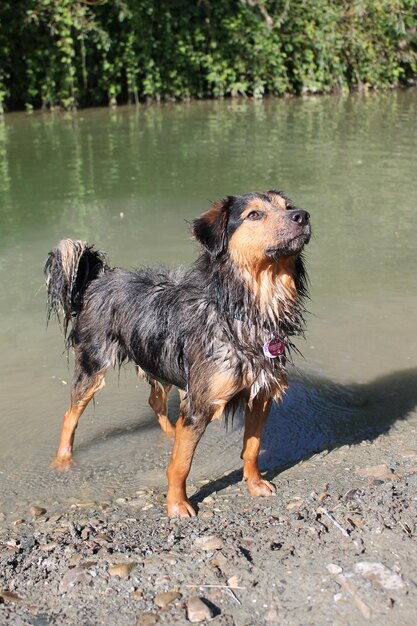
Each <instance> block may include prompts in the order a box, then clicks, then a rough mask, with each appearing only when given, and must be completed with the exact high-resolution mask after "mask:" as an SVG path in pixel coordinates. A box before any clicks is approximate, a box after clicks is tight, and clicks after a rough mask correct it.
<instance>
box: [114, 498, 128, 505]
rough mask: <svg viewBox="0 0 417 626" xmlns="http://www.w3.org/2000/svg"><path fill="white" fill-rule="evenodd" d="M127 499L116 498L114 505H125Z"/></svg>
mask: <svg viewBox="0 0 417 626" xmlns="http://www.w3.org/2000/svg"><path fill="white" fill-rule="evenodd" d="M126 502H127V498H116V504H126Z"/></svg>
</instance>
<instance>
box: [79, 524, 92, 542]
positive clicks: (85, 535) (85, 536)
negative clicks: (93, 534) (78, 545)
mask: <svg viewBox="0 0 417 626" xmlns="http://www.w3.org/2000/svg"><path fill="white" fill-rule="evenodd" d="M89 535H90V529H89V528H87V527H86V528H83V529H82V531H81V539H82V540H83V541H85V540H86V539H88V537H89Z"/></svg>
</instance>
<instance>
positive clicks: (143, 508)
mask: <svg viewBox="0 0 417 626" xmlns="http://www.w3.org/2000/svg"><path fill="white" fill-rule="evenodd" d="M153 508H154V507H153V504H150V503H149V504H145V506H143V507H142V511H149V509H153Z"/></svg>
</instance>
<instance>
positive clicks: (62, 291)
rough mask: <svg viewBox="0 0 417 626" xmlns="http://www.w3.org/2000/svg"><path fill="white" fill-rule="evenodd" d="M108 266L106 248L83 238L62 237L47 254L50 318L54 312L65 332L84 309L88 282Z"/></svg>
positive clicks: (48, 311)
mask: <svg viewBox="0 0 417 626" xmlns="http://www.w3.org/2000/svg"><path fill="white" fill-rule="evenodd" d="M106 269H109V268H108V265H107V257H106V255H105V254H104V253H103V252H100V251H98V250H93V246H89V245H88V244H87V243H85V242H84V241H73V240H72V239H63V240H62V241H60V242H59V244H58V245H57V246H56V247H55V248H53V250H51V252H50V253H49V254H48V258H47V259H46V262H45V266H44V273H45V278H46V288H47V290H48V301H47V318H48V321H49V319H50V317H51V315H52V313H55V314H56V316H57V317H58V320H59V321H60V322H62V326H63V328H64V333H65V335H66V334H67V329H68V323H69V321H70V319H71V318H73V317H75V316H76V315H77V313H79V312H80V310H81V307H82V303H83V295H84V292H85V290H86V288H87V286H88V285H89V283H90V282H91V281H92V280H94V279H95V278H97V277H98V276H100V274H102V273H103V272H104V271H105V270H106ZM61 315H62V320H61Z"/></svg>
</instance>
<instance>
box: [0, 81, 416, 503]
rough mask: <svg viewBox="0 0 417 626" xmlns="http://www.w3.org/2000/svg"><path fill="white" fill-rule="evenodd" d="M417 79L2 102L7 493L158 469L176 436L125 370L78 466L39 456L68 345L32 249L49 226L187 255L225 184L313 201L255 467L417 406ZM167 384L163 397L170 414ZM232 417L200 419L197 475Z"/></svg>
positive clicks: (351, 437) (45, 451)
mask: <svg viewBox="0 0 417 626" xmlns="http://www.w3.org/2000/svg"><path fill="white" fill-rule="evenodd" d="M416 119H417V93H416V92H415V91H410V92H393V93H390V94H386V95H377V96H375V95H370V96H366V97H364V96H362V97H361V96H351V97H347V98H338V97H321V98H308V99H305V100H304V99H291V100H272V99H271V100H266V101H262V102H252V101H245V100H239V101H234V102H195V103H190V104H180V105H173V104H170V105H160V106H159V105H154V106H150V107H145V106H143V107H140V108H138V109H136V108H119V109H117V110H114V111H113V110H107V109H100V110H87V111H81V112H78V113H77V114H47V115H46V114H33V115H25V114H9V115H7V116H6V117H5V119H4V121H3V122H1V123H0V190H1V208H0V244H1V245H0V277H1V289H0V314H1V317H0V320H1V321H0V338H1V346H2V350H1V354H0V385H1V387H0V393H1V398H2V407H1V413H0V424H1V431H0V433H1V434H0V457H1V462H0V488H1V493H2V500H3V505H2V506H3V508H5V507H6V508H7V507H9V506H13V505H14V504H15V503H19V502H29V501H35V500H37V501H41V502H45V501H46V500H47V499H48V498H56V497H57V498H71V497H83V496H85V497H100V496H103V494H104V493H105V488H106V487H108V486H113V487H115V488H116V489H117V490H118V491H119V492H123V490H124V491H126V492H129V491H132V490H134V489H135V488H139V487H141V486H143V485H146V486H151V487H156V488H160V487H163V486H164V485H165V473H164V472H165V467H166V464H167V462H168V459H169V455H170V450H171V443H170V442H168V441H167V440H166V439H165V436H164V435H163V434H162V432H161V431H160V430H159V427H158V426H157V424H156V420H155V419H154V417H153V414H152V411H151V410H150V408H149V407H148V405H147V396H148V389H147V386H146V385H144V384H142V383H138V382H137V381H136V379H135V374H134V371H133V368H132V367H127V368H126V369H122V371H121V372H120V374H118V373H117V372H116V373H113V372H111V373H109V375H108V377H107V387H106V389H105V390H104V391H103V392H101V393H100V394H98V395H97V401H96V404H95V407H93V406H92V405H91V406H90V407H89V408H88V410H87V411H86V413H85V414H84V416H83V417H82V418H81V421H80V426H79V429H78V431H77V437H76V446H75V458H76V461H77V465H76V468H75V469H74V470H72V471H71V472H69V473H66V474H64V475H59V474H56V473H55V472H53V471H52V470H49V469H48V464H49V462H50V460H51V458H52V457H53V454H54V452H55V448H56V445H57V441H58V436H59V431H60V427H61V420H62V415H63V413H64V411H65V409H66V407H67V405H68V401H69V383H70V380H71V374H72V372H71V359H70V363H69V364H68V362H67V358H66V355H65V353H64V350H63V345H64V344H63V338H62V335H61V334H60V331H59V329H58V326H57V324H56V323H51V324H50V326H49V328H48V330H46V324H45V290H44V287H43V277H42V263H43V260H44V258H45V256H46V254H47V252H48V250H49V249H50V248H51V247H52V246H53V245H54V244H55V243H56V242H57V241H58V240H59V239H61V238H63V237H73V238H80V239H84V240H87V241H89V242H91V243H96V244H97V246H98V247H100V248H102V249H104V250H106V251H107V252H108V253H109V256H110V261H111V263H113V264H115V265H119V266H123V267H134V266H140V265H142V264H150V265H158V264H167V265H177V264H188V263H190V262H191V261H192V259H193V258H195V255H196V252H197V247H196V245H195V243H194V242H193V241H192V240H191V237H190V235H189V232H188V227H187V223H186V222H187V220H190V219H192V218H193V217H195V216H196V215H198V214H199V213H201V212H202V211H203V210H205V209H207V208H208V207H209V202H210V201H211V200H214V199H216V198H219V197H221V196H223V195H226V194H233V193H242V192H245V191H249V190H265V189H269V188H271V187H276V188H281V189H283V190H284V191H286V193H287V194H289V195H290V196H291V197H292V198H293V199H294V200H295V201H296V202H297V204H298V205H299V206H301V207H304V208H307V209H308V210H309V212H310V213H311V214H312V223H313V228H314V238H313V240H312V242H311V244H310V245H309V247H308V248H307V254H306V256H307V263H308V268H309V273H310V277H311V282H312V287H311V301H310V303H309V309H310V315H309V318H308V335H307V340H306V341H305V342H304V341H302V340H300V341H299V342H298V345H299V347H300V349H301V351H302V352H303V353H304V355H305V358H304V359H297V362H296V367H295V368H294V369H293V371H292V372H291V386H290V391H289V393H288V394H287V397H286V399H285V402H284V404H283V405H282V406H281V407H280V408H277V407H275V408H274V409H273V411H272V414H271V417H270V420H269V423H268V426H267V436H266V437H265V438H264V443H263V451H262V456H261V459H262V464H263V467H265V468H275V467H278V466H285V465H286V464H289V463H292V462H295V461H297V460H299V459H300V458H302V457H303V456H305V455H308V454H311V453H312V452H314V451H315V450H320V449H323V448H325V447H332V446H337V445H343V444H344V443H355V442H359V441H361V440H362V439H364V438H372V437H374V436H376V435H377V434H380V433H382V432H388V431H389V429H390V428H391V427H392V426H393V425H394V424H396V423H397V422H398V420H403V419H412V420H415V419H416V417H417V415H416V405H417V385H416V380H417V379H416V375H417V342H416V337H415V335H416V332H415V331H416V310H417V271H416V270H417V255H416V226H417V217H416V216H417V213H416V210H415V203H416V195H417V194H416V187H415V180H416V159H415V146H416V145H417V125H416ZM177 408H178V400H177V398H176V395H175V394H172V398H171V400H170V410H171V412H172V413H173V414H175V412H176V410H177ZM241 440H242V431H241V424H240V421H239V419H237V420H236V422H235V424H234V427H233V429H232V430H231V431H230V432H229V433H228V434H227V435H225V434H224V430H223V428H222V427H221V426H220V425H219V424H217V423H216V424H212V425H210V426H209V428H208V430H207V432H206V434H205V436H204V438H203V440H202V442H201V443H200V445H199V447H198V451H197V455H196V460H195V462H194V465H193V469H192V475H191V479H192V480H198V479H201V478H207V477H213V476H214V477H215V476H218V475H221V474H222V473H223V472H225V471H229V470H235V469H237V468H239V467H240V460H239V454H240V446H241Z"/></svg>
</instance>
